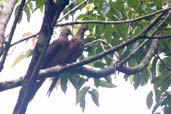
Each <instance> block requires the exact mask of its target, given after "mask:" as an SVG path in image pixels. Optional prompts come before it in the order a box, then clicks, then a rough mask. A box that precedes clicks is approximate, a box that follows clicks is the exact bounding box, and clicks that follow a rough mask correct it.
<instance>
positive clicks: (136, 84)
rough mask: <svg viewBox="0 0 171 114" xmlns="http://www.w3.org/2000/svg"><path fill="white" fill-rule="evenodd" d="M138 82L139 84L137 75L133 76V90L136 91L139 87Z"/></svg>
mask: <svg viewBox="0 0 171 114" xmlns="http://www.w3.org/2000/svg"><path fill="white" fill-rule="evenodd" d="M140 82H141V77H140V76H138V75H135V76H134V81H133V86H134V89H137V88H138V87H139V85H140Z"/></svg>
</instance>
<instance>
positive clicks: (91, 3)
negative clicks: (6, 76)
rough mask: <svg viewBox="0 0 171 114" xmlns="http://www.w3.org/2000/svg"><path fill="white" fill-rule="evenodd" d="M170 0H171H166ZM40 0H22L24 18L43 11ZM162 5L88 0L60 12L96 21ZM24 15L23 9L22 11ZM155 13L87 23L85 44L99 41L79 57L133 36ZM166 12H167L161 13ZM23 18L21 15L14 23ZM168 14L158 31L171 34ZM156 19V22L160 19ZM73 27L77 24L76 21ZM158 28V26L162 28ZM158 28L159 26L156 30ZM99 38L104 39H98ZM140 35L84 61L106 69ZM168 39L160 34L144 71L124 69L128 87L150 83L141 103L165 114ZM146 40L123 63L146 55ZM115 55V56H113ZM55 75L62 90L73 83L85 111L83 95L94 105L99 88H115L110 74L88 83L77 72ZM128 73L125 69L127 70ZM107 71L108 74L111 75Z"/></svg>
mask: <svg viewBox="0 0 171 114" xmlns="http://www.w3.org/2000/svg"><path fill="white" fill-rule="evenodd" d="M168 2H170V1H168ZM80 3H82V0H71V3H70V5H69V6H68V7H66V9H65V10H64V11H63V15H65V14H67V13H68V12H69V11H70V10H71V9H72V8H75V7H77V5H79V4H80ZM43 5H44V0H27V3H26V5H25V7H24V13H25V14H26V17H27V21H28V22H29V21H30V18H31V16H32V13H34V11H36V10H40V11H41V12H43V9H44V6H43ZM166 6H167V2H166V1H162V0H155V1H153V0H88V1H87V3H86V4H84V5H82V6H81V7H79V9H77V11H78V10H79V11H80V12H83V13H80V14H78V13H77V11H74V12H72V14H70V15H68V16H65V18H64V20H68V19H70V18H71V17H72V18H73V19H74V20H73V21H86V20H99V21H106V22H108V21H122V20H128V19H134V18H137V17H140V16H145V15H147V14H149V13H152V12H155V11H157V10H160V9H162V8H163V7H166ZM18 7H19V4H18V5H17V6H16V9H15V12H16V13H17V10H18ZM22 15H23V14H22ZM154 17H155V16H148V17H146V18H144V19H141V20H138V21H136V22H131V23H123V24H98V23H95V24H94V23H92V24H88V27H89V29H90V30H89V32H90V33H89V35H88V36H86V38H85V44H87V43H91V42H93V41H98V42H96V43H95V44H94V45H90V46H86V50H85V51H86V52H87V55H83V57H82V58H80V60H82V59H84V58H87V57H92V56H96V55H97V54H99V53H101V52H104V51H106V50H107V49H110V48H111V47H113V46H116V45H118V44H120V43H122V42H125V41H127V40H129V39H130V38H132V37H135V36H137V35H138V34H140V33H141V32H142V30H143V29H144V28H145V27H147V26H148V25H149V24H150V23H151V22H152V20H154ZM165 17H166V16H165ZM21 20H22V16H21V18H20V20H19V21H18V22H20V21H21ZM170 21H171V20H170V17H169V18H168V19H167V21H166V22H165V23H164V25H163V29H164V31H162V35H163V36H166V35H170V28H171V22H170ZM159 24H160V23H159ZM159 24H157V25H155V26H154V27H153V28H152V29H151V30H150V31H148V35H151V36H152V35H153V33H154V31H155V30H156V28H157V27H158V26H159ZM73 29H74V30H75V29H77V27H76V26H74V27H73ZM161 29H162V28H161ZM157 32H158V31H157ZM102 41H103V42H102ZM144 41H145V39H143V38H142V39H140V40H137V41H136V42H133V43H131V44H129V45H126V46H124V47H122V48H121V49H120V50H117V51H116V52H115V53H111V54H109V55H107V56H105V57H103V58H101V59H98V60H97V61H95V62H92V63H89V64H88V65H89V66H92V67H96V68H106V67H109V66H110V65H112V64H116V63H117V62H118V61H120V60H125V59H126V58H127V57H128V56H129V55H130V53H132V52H134V51H135V50H136V49H137V48H138V47H139V45H141V44H142V43H143V42H144ZM170 44H171V40H170V39H169V38H168V39H161V40H160V42H159V43H158V47H157V49H156V52H155V55H154V56H153V57H152V59H151V61H150V63H149V64H148V65H147V66H146V68H145V69H143V71H141V72H139V73H136V74H131V76H130V74H128V76H127V77H128V78H129V80H130V81H131V82H132V83H133V87H134V88H135V89H137V88H138V87H139V86H144V85H146V84H147V83H148V82H149V81H150V82H151V83H152V84H153V86H154V90H152V91H150V92H149V94H148V96H147V100H146V104H147V107H148V108H149V109H152V110H153V113H154V114H155V113H156V114H157V112H156V110H157V109H158V108H159V107H163V112H164V114H169V113H171V110H170V109H171V89H170V88H171V85H170V84H171V45H170ZM150 45H151V41H149V42H147V43H146V44H145V45H144V46H143V47H142V48H140V49H139V50H138V51H137V52H136V53H134V55H133V56H131V58H129V59H128V60H127V61H126V64H127V66H128V67H136V66H137V65H139V63H140V62H141V61H142V60H143V58H144V57H145V56H146V54H147V52H148V51H149V48H150ZM31 55H32V50H28V51H26V52H22V53H21V54H20V55H19V56H18V57H17V58H16V59H15V60H14V63H13V65H16V64H17V63H18V62H20V61H21V60H22V59H24V58H26V57H30V56H31ZM117 55H119V57H118V56H117ZM62 75H63V76H61V77H60V84H61V88H62V90H63V91H64V92H66V91H67V86H68V84H72V85H73V86H74V88H75V90H76V93H77V94H76V95H77V96H76V104H80V107H81V108H82V109H83V110H84V109H85V106H86V95H87V94H89V95H91V97H92V100H93V102H94V103H95V104H96V105H97V106H99V93H98V88H99V87H105V88H113V87H116V86H115V84H113V83H112V78H111V77H110V76H109V78H108V79H107V78H104V79H102V78H98V79H97V78H94V79H93V81H94V85H93V86H92V85H88V86H87V84H88V82H89V80H91V79H90V78H87V77H86V76H83V75H79V74H72V73H68V72H67V73H64V74H62ZM126 75H127V74H126ZM111 76H112V75H111Z"/></svg>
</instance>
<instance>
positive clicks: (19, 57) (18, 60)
mask: <svg viewBox="0 0 171 114" xmlns="http://www.w3.org/2000/svg"><path fill="white" fill-rule="evenodd" d="M32 53H33V50H32V49H29V50H28V51H24V52H22V53H20V54H19V55H18V56H17V58H15V60H14V62H13V64H12V67H14V66H15V65H16V64H17V63H19V62H20V61H21V60H23V59H25V58H28V57H30V56H31V55H32Z"/></svg>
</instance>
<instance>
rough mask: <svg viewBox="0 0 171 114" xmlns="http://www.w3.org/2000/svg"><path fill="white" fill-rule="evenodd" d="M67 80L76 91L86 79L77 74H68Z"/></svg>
mask: <svg viewBox="0 0 171 114" xmlns="http://www.w3.org/2000/svg"><path fill="white" fill-rule="evenodd" d="M69 80H70V82H71V83H72V85H73V86H74V88H75V89H76V91H77V92H78V91H79V90H80V88H81V87H82V85H83V84H84V83H85V82H86V81H87V80H86V79H85V78H83V77H81V76H80V75H78V74H73V75H71V76H69Z"/></svg>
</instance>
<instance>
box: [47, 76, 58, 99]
mask: <svg viewBox="0 0 171 114" xmlns="http://www.w3.org/2000/svg"><path fill="white" fill-rule="evenodd" d="M58 79H59V77H57V78H54V79H53V81H52V83H51V85H50V87H49V89H48V92H47V96H48V97H49V96H50V94H51V93H52V91H53V89H54V88H55V86H56V84H57V82H58Z"/></svg>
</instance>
